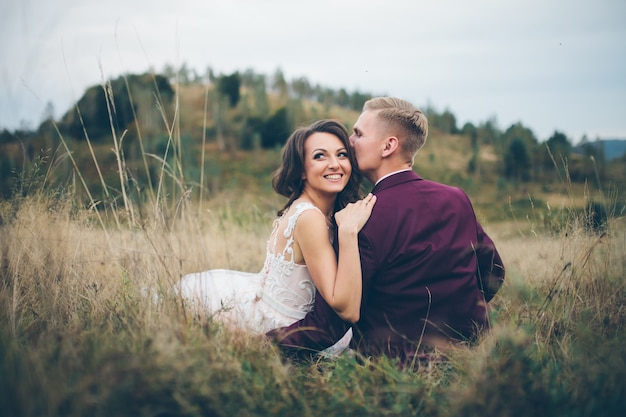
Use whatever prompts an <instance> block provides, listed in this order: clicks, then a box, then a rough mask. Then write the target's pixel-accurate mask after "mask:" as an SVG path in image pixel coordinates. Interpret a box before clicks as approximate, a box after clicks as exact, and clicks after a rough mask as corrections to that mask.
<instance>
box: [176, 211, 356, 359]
mask: <svg viewBox="0 0 626 417" xmlns="http://www.w3.org/2000/svg"><path fill="white" fill-rule="evenodd" d="M310 209H315V210H317V207H315V206H314V205H313V204H311V203H300V204H298V205H297V206H296V210H295V212H294V213H293V214H292V215H291V216H290V217H289V219H288V224H287V227H286V228H285V231H284V237H285V238H286V239H287V244H286V245H285V249H284V250H283V251H282V252H279V253H277V252H276V242H277V237H278V236H277V233H278V224H279V221H278V220H277V221H276V222H275V224H274V230H273V231H272V234H271V235H270V239H269V240H268V242H267V249H266V252H267V253H266V257H265V264H264V265H263V269H262V270H261V271H260V272H259V273H249V272H241V271H232V270H227V269H212V270H209V271H204V272H198V273H194V274H189V275H185V276H184V277H183V278H182V280H181V281H180V282H179V284H178V285H177V288H176V289H177V290H178V291H180V295H181V296H182V297H183V298H184V299H185V300H186V302H187V303H188V304H189V305H190V307H191V308H200V309H203V310H204V311H205V312H207V313H208V314H210V315H211V316H212V318H213V319H214V320H217V321H219V322H221V323H224V324H225V325H226V326H229V327H232V328H234V329H240V330H244V331H248V332H250V333H253V334H264V333H266V332H267V331H269V330H272V329H276V328H278V327H284V326H288V325H290V324H292V323H294V322H296V321H298V320H300V319H302V318H304V316H305V315H306V314H307V313H308V312H309V311H311V309H312V308H313V303H314V301H315V293H316V290H315V285H314V284H313V280H312V279H311V275H310V274H309V270H308V269H307V267H306V265H298V264H296V263H294V261H293V249H292V245H293V242H294V240H293V231H294V228H295V225H296V222H297V220H298V217H299V216H300V214H302V212H304V211H305V210H310ZM351 335H352V332H351V330H349V331H348V333H346V335H345V336H344V337H343V338H342V339H341V340H340V341H339V342H337V344H335V345H334V346H332V347H331V348H329V349H327V350H326V351H325V352H326V353H327V354H335V353H339V352H341V351H342V350H343V349H345V348H346V347H347V345H348V343H349V341H350V338H351Z"/></svg>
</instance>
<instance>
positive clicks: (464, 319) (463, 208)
mask: <svg viewBox="0 0 626 417" xmlns="http://www.w3.org/2000/svg"><path fill="white" fill-rule="evenodd" d="M372 192H373V193H374V194H375V195H376V196H377V201H376V205H375V206H374V210H373V212H372V215H371V217H370V219H369V220H368V222H367V224H366V225H365V227H364V228H363V229H362V230H361V232H360V233H359V250H360V255H361V267H362V273H363V299H362V303H361V318H360V320H359V322H357V323H356V324H354V325H352V327H353V339H352V342H351V347H352V348H353V349H356V350H357V351H359V352H361V353H363V354H365V355H368V356H369V355H377V354H387V355H389V356H392V357H398V358H399V359H401V360H411V359H412V358H413V357H414V356H415V355H416V354H420V353H421V352H423V351H427V350H429V349H430V348H432V347H433V346H437V345H438V344H439V343H440V342H441V341H445V342H448V341H469V340H472V339H473V338H474V337H475V336H476V335H477V334H478V332H480V331H481V330H482V329H486V328H488V326H489V321H488V307H487V302H488V301H489V300H490V299H491V298H492V297H493V296H494V295H495V293H496V292H497V291H498V289H499V288H500V286H501V284H502V282H503V281H504V267H503V264H502V260H501V258H500V255H499V254H498V252H497V250H496V248H495V245H494V243H493V242H492V240H491V239H490V238H489V236H487V234H486V233H485V232H484V231H483V229H482V227H481V226H480V224H479V223H478V221H477V220H476V216H475V214H474V209H473V208H472V204H471V202H470V200H469V198H468V197H467V195H466V194H465V193H464V192H463V191H462V190H460V189H458V188H455V187H450V186H447V185H443V184H439V183H436V182H433V181H427V180H423V179H422V178H420V177H419V176H418V175H417V174H416V173H415V172H413V171H404V172H400V173H397V174H394V175H391V176H390V177H387V178H385V179H383V180H382V181H380V182H379V183H378V184H377V185H376V186H375V187H374V189H373V190H372ZM349 327H350V324H349V323H346V322H344V321H343V320H341V318H339V316H337V314H336V313H335V312H334V311H333V310H332V309H331V308H330V307H329V306H328V304H327V303H326V302H325V301H324V299H323V298H322V297H320V296H318V297H316V299H315V305H314V308H313V310H312V311H311V312H310V313H308V314H307V315H306V317H305V318H304V319H302V320H300V321H298V322H296V323H294V324H292V325H291V326H288V327H284V328H280V329H276V330H272V331H270V332H268V333H267V336H269V337H270V338H271V339H273V340H275V341H276V342H277V343H278V345H279V347H280V348H281V349H282V350H284V351H287V352H288V353H289V354H297V355H298V356H300V355H301V354H302V353H304V352H317V351H320V350H323V349H325V348H327V347H328V346H330V345H332V344H334V343H335V342H336V341H337V340H338V339H339V338H340V337H341V336H342V335H343V334H344V332H345V331H346V330H347V329H348V328H349Z"/></svg>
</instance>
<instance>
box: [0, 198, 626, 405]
mask: <svg viewBox="0 0 626 417" xmlns="http://www.w3.org/2000/svg"><path fill="white" fill-rule="evenodd" d="M281 203H282V201H281V200H279V199H278V198H277V197H274V196H272V194H271V193H260V194H254V193H240V192H236V191H231V192H228V191H225V192H223V193H221V194H220V195H218V196H216V197H214V198H211V199H208V200H206V201H204V202H203V203H202V204H200V202H198V201H191V199H189V198H186V197H185V196H184V195H183V196H182V197H180V198H179V199H178V200H176V201H170V204H169V205H167V207H166V206H165V205H159V204H153V205H150V204H145V205H143V206H142V207H141V209H137V208H136V207H134V208H133V210H132V213H130V211H129V210H128V207H126V209H124V208H123V207H120V208H119V209H118V210H112V209H107V210H95V209H93V208H90V207H85V206H84V205H80V204H77V201H76V199H75V197H74V196H73V194H72V193H71V192H70V191H68V190H65V191H59V190H57V191H56V192H54V193H53V192H49V191H40V192H34V193H30V194H29V195H26V196H19V195H16V196H15V197H14V198H13V199H11V200H8V201H3V202H1V203H0V315H1V318H0V415H3V416H7V417H10V416H126V415H128V416H268V415H281V416H326V417H331V416H346V415H359V416H409V415H423V416H543V415H545V416H612V415H621V413H622V412H623V410H624V409H625V407H626V348H625V344H626V332H625V325H626V307H625V305H624V300H625V295H626V225H625V224H624V219H623V217H619V216H611V217H610V219H609V222H608V224H607V225H606V227H604V228H602V229H601V230H589V228H588V227H585V225H586V219H585V218H584V215H583V214H581V213H580V212H579V211H576V210H571V211H569V212H567V211H566V214H565V215H564V216H565V217H566V218H565V219H564V220H563V221H562V222H561V224H562V227H560V228H559V229H558V230H547V229H545V228H544V227H542V226H541V225H538V224H535V223H534V222H533V221H532V219H531V218H530V217H526V218H522V219H519V218H518V219H510V220H508V221H484V222H483V223H484V227H485V229H486V230H487V232H488V233H489V234H490V235H491V236H492V238H493V239H494V241H495V242H496V244H497V246H498V248H499V250H500V252H501V255H502V257H503V260H504V262H505V266H506V268H507V277H506V282H505V285H504V286H503V288H502V289H501V290H500V292H499V293H498V295H497V296H496V297H495V299H494V300H493V301H492V303H491V305H492V322H493V331H492V332H491V333H490V334H489V335H486V336H485V337H484V338H483V340H482V341H481V342H480V343H479V344H478V345H477V346H473V347H467V346H461V347H459V348H458V349H455V350H454V351H451V352H447V360H445V361H440V362H433V363H429V364H424V365H423V366H421V367H420V368H419V369H417V370H400V369H399V368H398V366H397V364H396V363H394V361H392V360H389V359H387V358H360V357H351V356H346V357H340V358H338V359H332V360H328V359H320V360H318V361H312V362H307V363H292V362H289V361H287V360H285V359H284V358H281V356H280V355H279V353H278V352H277V350H276V348H275V347H274V346H272V345H271V344H269V343H267V342H266V341H265V340H263V339H259V338H254V337H249V336H246V335H241V334H233V333H230V332H228V331H226V330H225V329H221V328H220V326H219V325H218V324H216V323H214V322H212V321H211V318H210V317H206V316H202V315H200V316H198V315H191V314H189V313H187V312H186V310H185V308H184V306H183V305H182V303H181V301H180V300H179V299H177V298H176V297H175V296H173V295H171V294H170V293H169V292H168V289H169V288H170V287H171V285H172V284H173V283H174V282H176V280H178V279H179V278H180V276H181V275H183V274H185V273H188V272H193V271H199V270H204V269H209V268H230V269H239V270H245V271H254V272H256V271H258V270H259V269H260V267H261V265H262V262H263V258H264V255H265V242H266V239H267V235H268V233H269V231H270V225H271V221H272V219H273V217H274V215H275V211H276V209H277V208H279V207H280V205H281ZM129 213H130V214H129ZM567 213H569V214H567ZM155 295H156V297H155Z"/></svg>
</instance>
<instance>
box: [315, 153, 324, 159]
mask: <svg viewBox="0 0 626 417" xmlns="http://www.w3.org/2000/svg"><path fill="white" fill-rule="evenodd" d="M323 157H324V154H323V153H321V152H320V153H316V154H315V155H313V159H321V158H323Z"/></svg>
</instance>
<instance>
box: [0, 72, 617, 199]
mask: <svg viewBox="0 0 626 417" xmlns="http://www.w3.org/2000/svg"><path fill="white" fill-rule="evenodd" d="M369 98H371V94H369V93H364V92H360V91H353V92H349V91H347V90H345V89H343V88H341V89H338V90H337V89H332V88H328V87H323V86H321V85H319V84H312V83H310V82H309V81H308V80H307V79H306V78H304V77H300V78H296V79H292V80H286V79H285V77H284V75H283V73H282V71H280V70H277V71H276V72H275V73H274V74H273V75H271V76H267V75H264V74H259V73H256V72H254V71H253V70H251V69H249V70H246V71H243V72H239V71H237V72H234V73H231V74H219V75H217V74H215V73H214V72H213V71H212V70H211V69H210V68H209V69H207V72H206V74H205V75H204V76H199V75H198V74H196V73H195V72H193V71H190V70H188V69H187V67H186V66H185V65H183V67H182V68H181V69H180V70H179V71H175V70H174V69H173V67H171V66H166V68H165V69H164V70H163V71H162V73H161V74H155V73H145V74H140V75H133V74H131V75H125V76H120V77H118V78H116V79H112V80H110V81H108V82H107V83H106V84H105V85H96V86H92V87H90V88H88V89H87V90H86V91H85V93H84V94H83V96H82V97H81V98H80V100H79V101H78V102H77V103H76V105H75V106H73V107H72V108H71V109H69V110H68V111H67V112H66V113H65V114H64V115H63V116H62V117H61V118H59V119H58V120H55V119H54V116H53V113H54V112H53V110H52V109H50V110H49V112H48V115H47V117H46V119H45V120H44V121H43V122H42V123H41V124H40V126H39V127H38V128H37V129H36V130H33V131H30V130H16V131H13V132H10V131H8V130H6V129H5V130H3V131H2V132H0V196H2V197H4V198H8V197H10V196H11V195H12V194H14V193H15V192H16V190H17V191H20V192H22V193H23V192H25V191H24V189H25V184H24V182H25V177H27V175H25V174H24V173H25V172H28V171H30V170H32V169H33V168H36V169H38V170H41V169H42V166H43V165H46V166H47V168H45V171H46V172H47V173H46V176H47V178H46V181H47V183H48V184H63V183H64V182H67V181H69V180H70V179H71V180H72V181H75V180H76V178H75V177H74V176H73V175H74V174H75V171H76V170H77V169H78V170H80V171H81V172H82V174H83V175H84V177H86V178H88V180H89V182H90V183H96V184H97V185H95V187H96V188H97V187H106V186H105V185H104V183H105V181H104V178H103V177H105V176H106V175H114V173H111V172H108V173H104V174H103V173H102V172H100V171H99V167H98V164H93V162H92V161H93V160H94V159H96V160H97V161H103V160H104V161H109V162H113V159H114V157H115V158H118V159H119V158H122V159H123V162H124V164H123V168H124V169H129V170H130V169H133V168H134V169H135V172H134V174H133V181H135V182H136V184H137V186H139V187H141V186H143V185H144V184H145V183H147V182H150V183H153V182H155V181H156V180H157V176H158V175H159V169H160V168H161V169H162V167H163V166H164V163H167V164H168V166H169V167H170V169H171V171H172V172H174V171H176V170H177V169H178V170H180V172H181V173H184V171H185V170H186V171H189V170H191V169H192V166H193V165H197V161H198V158H197V154H198V152H197V150H198V149H199V147H200V146H201V144H204V145H205V147H206V146H208V144H214V145H215V146H216V147H217V149H218V150H220V151H225V152H230V153H232V152H237V151H249V150H260V149H277V148H279V147H280V146H281V145H282V144H283V143H284V142H285V140H286V138H287V137H288V135H289V134H290V132H291V131H292V130H293V129H294V128H295V127H296V126H299V125H302V124H303V123H306V122H309V121H311V120H314V119H319V118H324V117H334V118H339V119H341V120H344V121H345V122H346V123H347V122H348V121H353V120H355V119H356V115H358V112H359V111H360V110H361V108H362V106H363V104H364V103H365V101H366V100H368V99H369ZM424 111H425V113H426V115H427V117H428V119H429V123H430V127H431V136H432V135H433V134H447V135H458V136H459V140H469V141H470V143H471V157H470V159H469V163H468V165H467V168H466V173H465V174H467V175H474V174H477V173H479V172H480V170H481V163H480V154H481V150H482V149H483V148H485V147H489V148H490V149H492V150H493V153H494V154H495V156H496V158H497V160H498V164H497V165H496V166H497V168H496V169H497V170H498V172H497V176H498V177H500V178H504V179H505V180H507V181H513V182H516V183H523V182H533V181H538V182H543V181H548V180H552V179H553V178H554V171H555V166H556V167H557V168H556V169H557V170H559V175H561V176H563V177H568V178H569V179H570V180H571V181H588V180H591V179H593V180H597V179H599V180H603V179H605V178H607V177H610V178H612V179H613V180H615V179H616V178H615V175H616V171H615V168H612V167H611V166H610V164H609V162H607V161H606V160H605V157H604V155H603V148H602V147H598V146H592V145H593V144H592V143H589V144H585V143H583V144H582V146H581V147H579V148H580V149H579V153H578V154H574V153H573V152H572V150H573V146H572V143H571V142H570V141H569V139H568V138H567V137H566V136H565V135H564V134H563V133H561V132H558V131H555V132H554V133H553V135H552V136H551V137H549V138H547V140H545V141H539V140H538V138H537V137H536V136H535V135H534V133H533V132H532V130H531V129H529V128H528V127H525V126H523V125H522V124H521V123H516V124H513V125H511V126H509V127H508V128H507V129H505V130H501V129H499V128H498V126H497V124H496V122H495V120H494V119H490V120H487V121H483V122H480V123H478V124H473V123H466V124H465V125H463V126H462V127H459V126H457V121H456V118H455V116H454V114H453V113H452V112H451V111H449V110H448V109H446V110H444V111H443V112H438V111H437V110H436V109H435V108H433V107H432V106H427V107H426V108H424ZM348 127H350V126H348ZM111 143H114V144H116V146H118V145H119V149H118V150H117V151H116V152H117V153H116V154H115V156H112V153H111V147H112V145H111ZM87 145H89V146H87ZM146 155H149V156H150V158H146ZM194 155H195V156H194ZM590 161H591V162H590ZM619 161H621V165H622V166H623V162H624V158H622V159H621V160H619ZM94 165H95V168H94ZM104 165H105V166H111V164H109V163H105V164H104ZM142 165H143V167H142V168H139V167H141V166H142ZM113 166H115V164H113ZM117 166H118V167H119V166H121V165H119V164H118V165H117ZM197 169H198V168H197V167H196V168H195V170H196V171H197ZM96 171H98V172H97V173H96ZM196 173H197V172H196ZM214 174H215V173H214ZM97 175H99V176H100V180H99V181H98V180H97ZM216 175H219V173H217V174H216ZM620 175H621V176H620ZM181 176H182V177H185V175H181ZM191 176H192V177H193V175H191ZM623 176H624V175H623V173H621V172H620V173H619V175H618V179H619V178H622V180H623ZM187 177H190V175H187ZM98 183H99V184H98Z"/></svg>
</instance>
